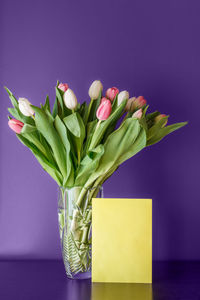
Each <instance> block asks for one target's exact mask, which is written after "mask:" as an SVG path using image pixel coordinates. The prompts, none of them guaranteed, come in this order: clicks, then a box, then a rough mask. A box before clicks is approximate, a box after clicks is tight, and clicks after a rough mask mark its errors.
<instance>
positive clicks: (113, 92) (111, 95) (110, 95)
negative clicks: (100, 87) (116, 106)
mask: <svg viewBox="0 0 200 300" xmlns="http://www.w3.org/2000/svg"><path fill="white" fill-rule="evenodd" d="M117 94H119V90H118V89H117V88H116V87H112V88H109V89H107V91H106V97H107V98H108V99H110V101H113V100H114V99H115V97H116V95H117Z"/></svg>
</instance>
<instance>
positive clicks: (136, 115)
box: [132, 108, 142, 119]
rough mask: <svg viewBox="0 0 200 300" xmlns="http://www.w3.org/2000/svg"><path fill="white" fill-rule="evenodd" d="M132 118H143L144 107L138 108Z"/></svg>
mask: <svg viewBox="0 0 200 300" xmlns="http://www.w3.org/2000/svg"><path fill="white" fill-rule="evenodd" d="M132 118H136V119H141V118H142V109H141V108H140V109H138V110H136V111H135V112H134V114H133V115H132Z"/></svg>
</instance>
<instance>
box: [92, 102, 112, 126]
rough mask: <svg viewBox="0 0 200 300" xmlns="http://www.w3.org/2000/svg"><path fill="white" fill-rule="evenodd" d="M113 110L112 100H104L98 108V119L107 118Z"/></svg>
mask: <svg viewBox="0 0 200 300" xmlns="http://www.w3.org/2000/svg"><path fill="white" fill-rule="evenodd" d="M111 111H112V105H111V102H110V100H108V99H106V100H104V101H103V102H102V103H101V104H100V105H99V107H98V109H97V112H96V116H97V119H99V120H101V121H103V120H107V119H108V117H109V116H110V114H111Z"/></svg>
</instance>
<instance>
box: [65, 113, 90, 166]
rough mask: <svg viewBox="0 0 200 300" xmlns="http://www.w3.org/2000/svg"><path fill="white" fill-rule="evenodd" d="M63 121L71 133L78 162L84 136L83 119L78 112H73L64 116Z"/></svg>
mask: <svg viewBox="0 0 200 300" xmlns="http://www.w3.org/2000/svg"><path fill="white" fill-rule="evenodd" d="M63 122H64V123H65V125H66V127H67V128H68V130H69V131H70V133H71V136H72V139H73V142H74V144H75V147H76V151H77V157H78V163H80V159H81V149H82V145H83V141H84V138H85V125H84V123H83V120H82V118H81V116H80V115H79V113H73V114H71V115H69V116H67V117H65V118H64V119H63Z"/></svg>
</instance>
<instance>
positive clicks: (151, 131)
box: [147, 116, 168, 140]
mask: <svg viewBox="0 0 200 300" xmlns="http://www.w3.org/2000/svg"><path fill="white" fill-rule="evenodd" d="M167 120H168V117H167V116H166V117H164V118H162V119H160V120H159V121H158V122H156V123H155V124H154V125H153V126H152V127H151V128H150V129H149V130H148V132H147V140H150V139H151V138H152V137H153V136H154V135H156V134H157V133H158V131H160V129H161V128H162V127H163V126H164V125H165V123H166V122H167Z"/></svg>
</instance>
